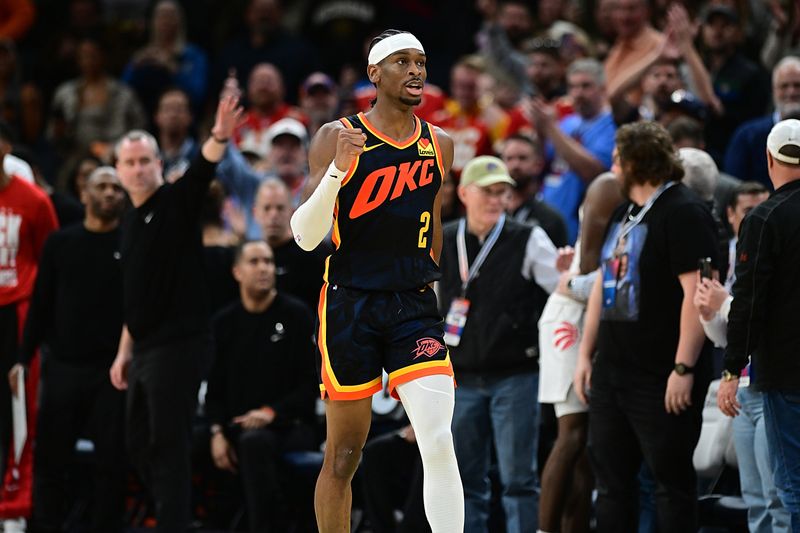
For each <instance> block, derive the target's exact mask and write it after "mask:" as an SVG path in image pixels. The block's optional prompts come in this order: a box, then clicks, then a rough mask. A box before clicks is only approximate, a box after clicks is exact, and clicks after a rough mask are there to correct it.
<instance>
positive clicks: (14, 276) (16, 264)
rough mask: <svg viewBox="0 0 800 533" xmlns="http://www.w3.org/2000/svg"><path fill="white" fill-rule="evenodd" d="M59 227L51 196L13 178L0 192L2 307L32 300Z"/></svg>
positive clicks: (0, 286) (0, 288)
mask: <svg viewBox="0 0 800 533" xmlns="http://www.w3.org/2000/svg"><path fill="white" fill-rule="evenodd" d="M56 228H58V221H57V220H56V212H55V210H54V209H53V204H51V203H50V198H48V197H47V194H45V193H44V191H42V190H41V189H39V188H38V187H36V186H35V185H32V184H30V183H27V182H26V181H24V180H22V179H21V178H18V177H16V176H12V177H11V181H10V182H9V184H8V185H7V186H6V187H4V188H3V189H2V190H0V305H9V304H12V303H14V302H18V301H20V300H26V299H28V298H30V295H31V293H32V292H33V282H34V281H35V280H36V268H37V266H38V263H39V256H40V254H41V252H42V246H44V241H45V239H46V238H47V236H48V235H50V232H52V231H53V230H54V229H56Z"/></svg>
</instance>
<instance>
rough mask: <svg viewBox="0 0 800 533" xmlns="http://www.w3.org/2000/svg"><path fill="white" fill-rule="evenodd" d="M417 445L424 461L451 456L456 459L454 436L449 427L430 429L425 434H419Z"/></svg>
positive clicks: (442, 426)
mask: <svg viewBox="0 0 800 533" xmlns="http://www.w3.org/2000/svg"><path fill="white" fill-rule="evenodd" d="M417 443H418V444H419V452H420V455H422V458H423V460H426V459H435V458H436V459H438V458H443V457H449V456H450V455H452V456H453V457H455V451H454V449H453V434H452V433H451V431H450V427H448V426H447V425H444V424H443V425H441V426H439V427H436V428H429V429H427V430H425V431H424V433H423V434H420V433H417Z"/></svg>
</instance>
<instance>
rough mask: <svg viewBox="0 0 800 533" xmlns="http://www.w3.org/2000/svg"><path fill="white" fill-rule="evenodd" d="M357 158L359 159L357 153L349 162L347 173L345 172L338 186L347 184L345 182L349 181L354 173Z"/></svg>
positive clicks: (356, 166)
mask: <svg viewBox="0 0 800 533" xmlns="http://www.w3.org/2000/svg"><path fill="white" fill-rule="evenodd" d="M359 159H361V156H360V155H357V156H356V158H355V159H354V160H353V162H352V163H351V164H350V168H348V169H347V174H345V175H344V177H343V178H342V184H341V186H340V188H341V187H344V186H345V185H347V182H348V181H350V178H352V177H353V174H355V173H356V169H357V168H358V161H359Z"/></svg>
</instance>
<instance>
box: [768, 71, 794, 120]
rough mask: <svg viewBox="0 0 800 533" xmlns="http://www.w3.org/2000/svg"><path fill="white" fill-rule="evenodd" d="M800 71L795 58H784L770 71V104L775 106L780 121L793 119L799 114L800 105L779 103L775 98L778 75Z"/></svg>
mask: <svg viewBox="0 0 800 533" xmlns="http://www.w3.org/2000/svg"><path fill="white" fill-rule="evenodd" d="M790 69H791V70H800V57H797V56H786V57H784V58H783V59H781V60H780V61H778V64H777V65H775V68H774V69H772V87H773V92H772V103H773V105H774V106H775V110H776V111H777V112H778V115H780V118H781V120H783V119H786V118H790V117H793V116H794V115H796V114H797V113H798V112H800V103H798V102H779V101H778V99H777V98H776V94H777V93H776V91H775V88H777V87H778V75H779V74H780V73H781V72H782V71H784V70H790Z"/></svg>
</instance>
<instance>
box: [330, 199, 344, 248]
mask: <svg viewBox="0 0 800 533" xmlns="http://www.w3.org/2000/svg"><path fill="white" fill-rule="evenodd" d="M331 241H333V246H334V247H336V249H337V250H338V249H339V244H341V242H342V241H341V237H340V235H339V197H338V196H337V197H336V203H335V204H334V205H333V231H332V232H331Z"/></svg>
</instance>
